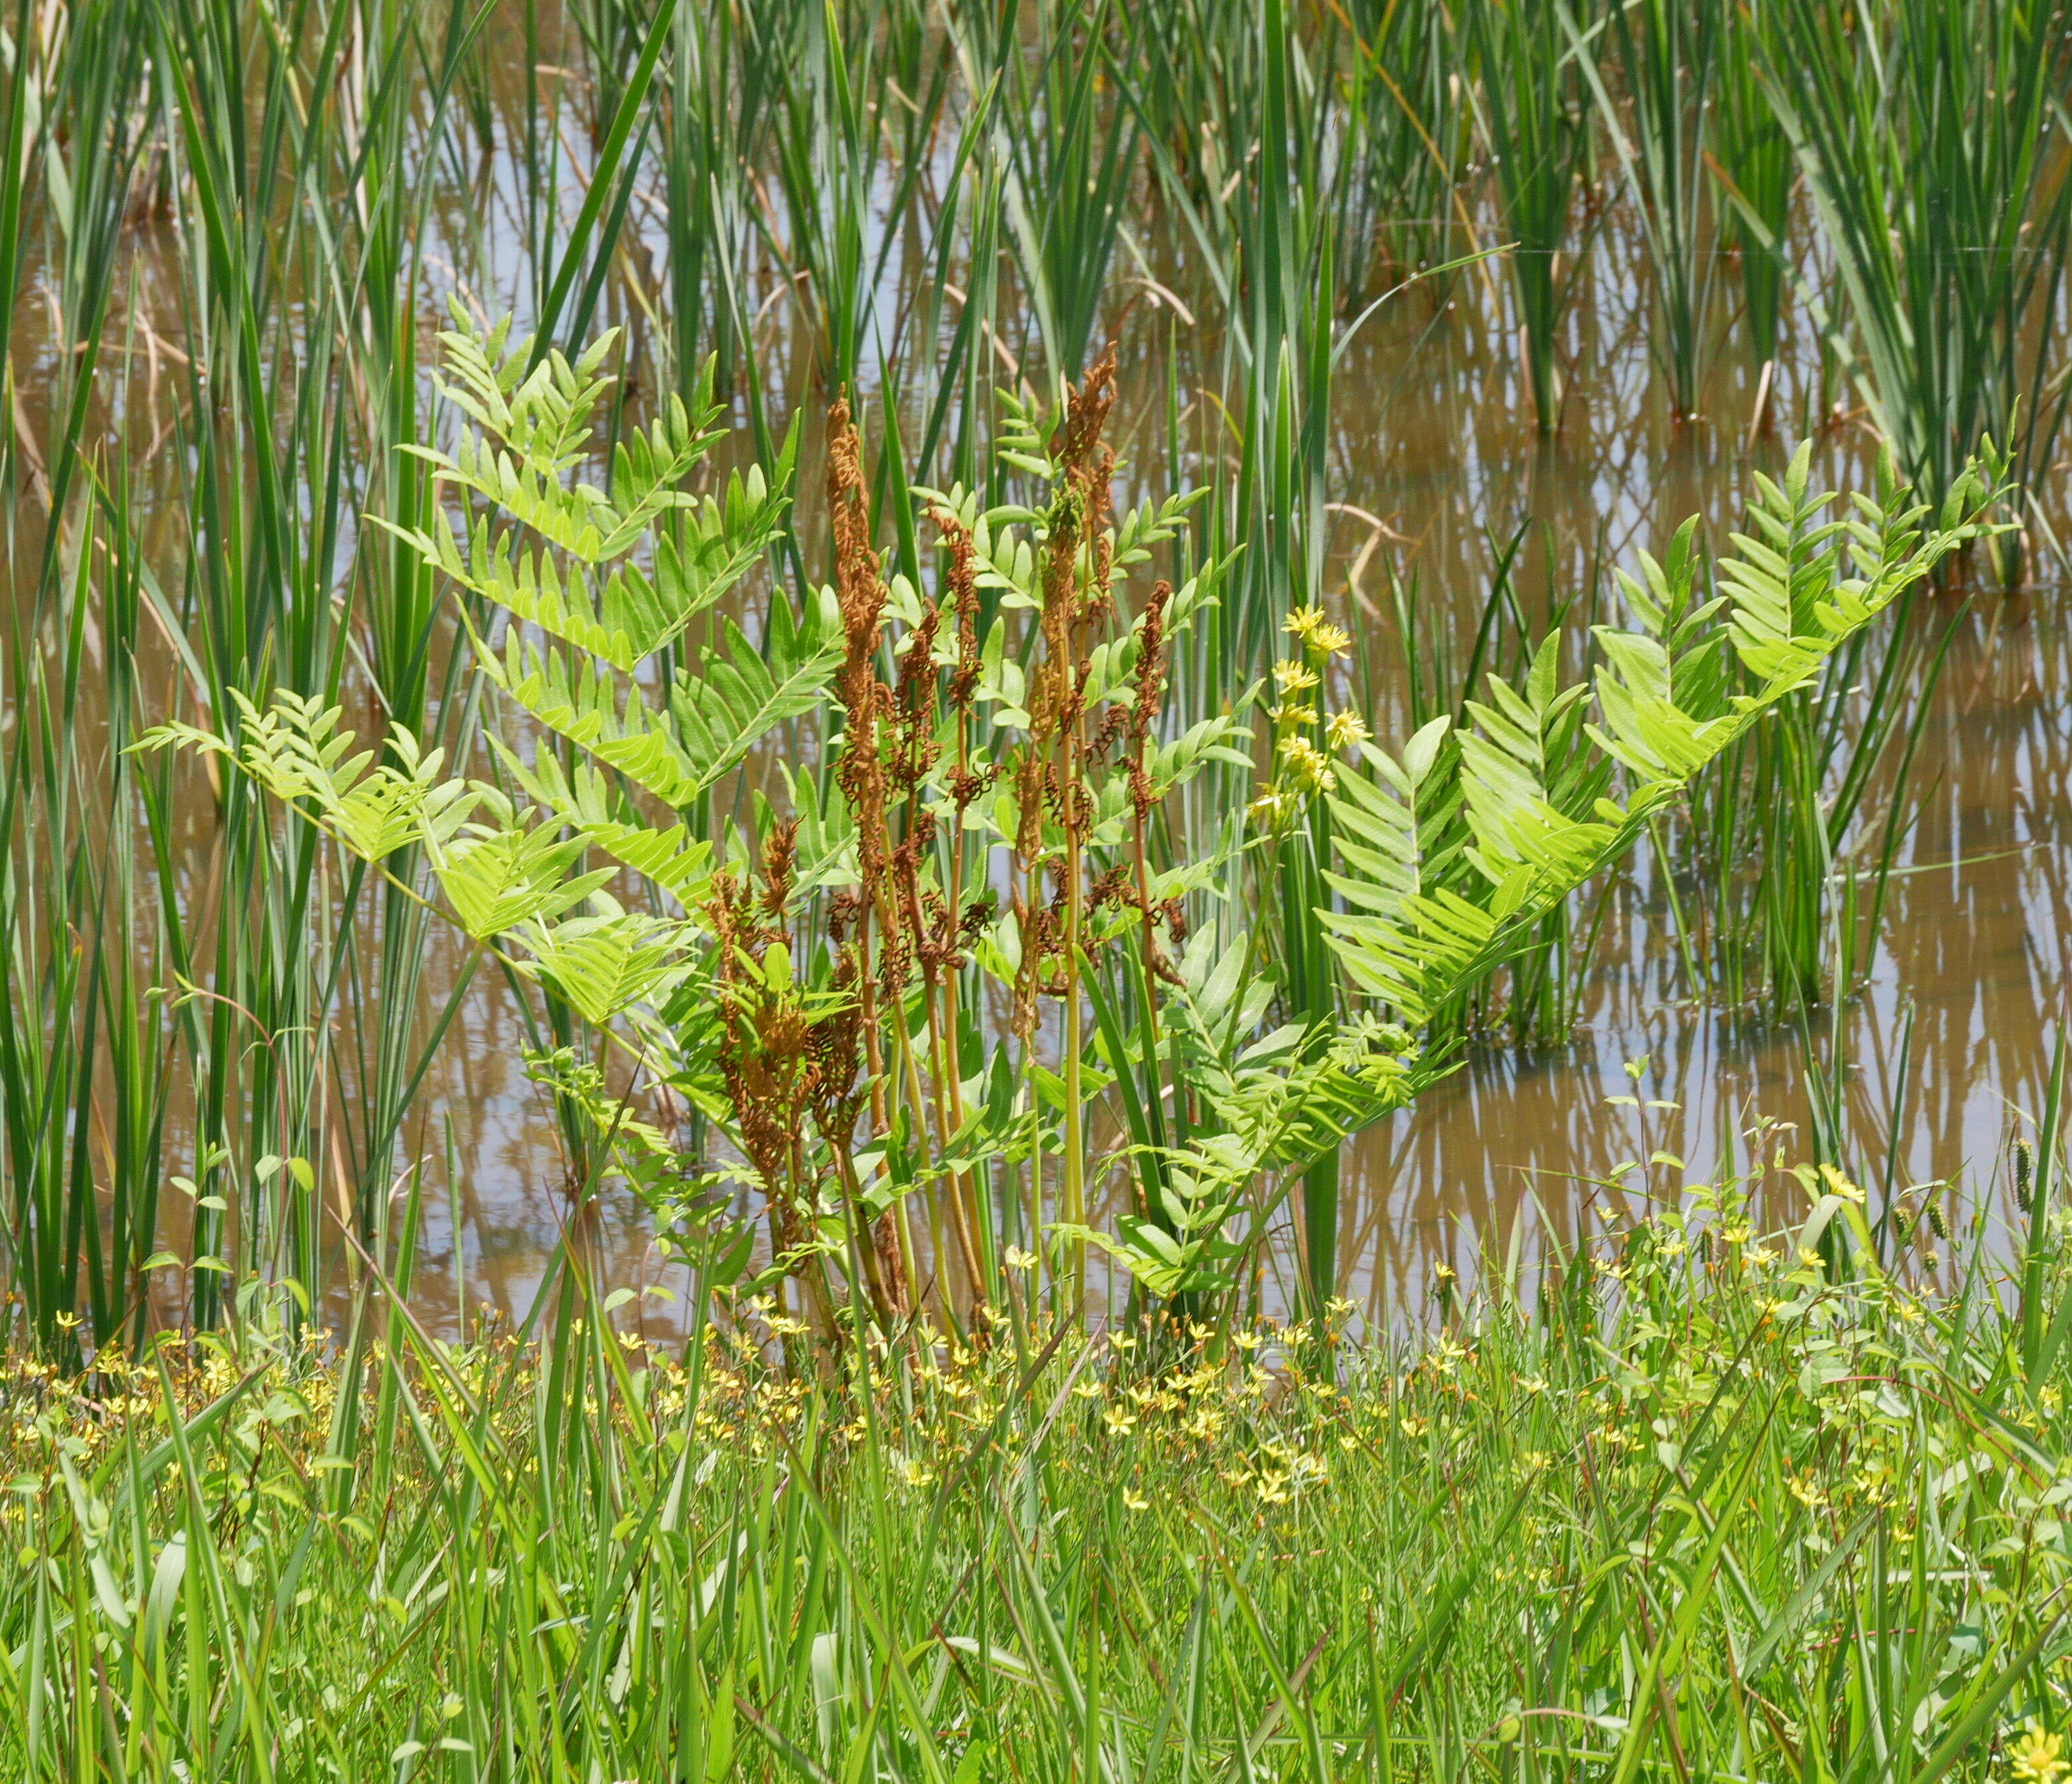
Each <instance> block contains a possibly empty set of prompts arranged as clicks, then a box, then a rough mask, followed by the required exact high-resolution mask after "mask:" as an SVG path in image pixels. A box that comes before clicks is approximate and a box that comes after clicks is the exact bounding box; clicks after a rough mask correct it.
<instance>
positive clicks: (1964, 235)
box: [1761, 0, 2072, 576]
mask: <svg viewBox="0 0 2072 1784" xmlns="http://www.w3.org/2000/svg"><path fill="white" fill-rule="evenodd" d="M1761 16H1762V20H1763V25H1762V68H1763V79H1764V82H1765V84H1766V88H1767V89H1768V91H1769V93H1770V98H1771V101H1772V103H1773V105H1774V109H1775V113H1776V116H1777V117H1778V121H1779V122H1780V123H1781V124H1782V126H1783V128H1784V130H1785V132H1786V134H1787V135H1788V136H1789V137H1790V140H1791V143H1792V146H1793V148H1794V151H1795V152H1796V154H1797V156H1798V159H1799V166H1800V167H1801V169H1802V170H1803V173H1804V175H1805V177H1806V179H1807V183H1808V185H1809V187H1811V192H1812V193H1813V196H1814V199H1815V204H1816V205H1817V207H1818V210H1819V217H1820V221H1821V225H1822V233H1823V241H1824V243H1825V245H1826V247H1827V250H1828V251H1829V252H1830V253H1831V254H1832V256H1833V258H1834V266H1835V270H1836V276H1837V279H1838V282H1839V285H1840V292H1839V294H1838V295H1840V297H1841V298H1843V299H1844V300H1845V303H1846V315H1844V316H1835V317H1833V318H1831V327H1832V328H1835V329H1836V331H1837V333H1838V336H1840V338H1842V339H1844V340H1847V341H1848V343H1849V345H1850V348H1851V349H1852V350H1853V351H1854V352H1860V354H1861V356H1862V359H1863V365H1864V388H1865V393H1866V395H1867V396H1868V399H1869V401H1870V402H1872V404H1873V406H1874V407H1875V410H1876V412H1877V419H1878V424H1879V426H1880V429H1881V431H1882V432H1883V433H1884V435H1885V437H1886V438H1887V439H1889V440H1890V441H1891V443H1892V444H1893V449H1894V451H1896V452H1897V454H1898V455H1899V458H1900V461H1901V465H1902V466H1903V467H1904V468H1905V472H1906V473H1907V475H1908V476H1910V477H1911V478H1912V479H1914V480H1915V481H1916V483H1917V484H1918V485H1919V487H1920V488H1922V490H1923V491H1924V492H1926V493H1927V494H1928V495H1929V496H1930V498H1931V499H1933V498H1934V497H1936V496H1938V494H1939V492H1941V491H1942V489H1943V488H1945V487H1947V480H1948V479H1949V478H1950V477H1951V475H1952V474H1953V473H1954V472H1955V468H1956V467H1957V466H1958V465H1959V464H1961V463H1962V462H1963V458H1964V455H1966V454H1967V453H1968V452H1970V451H1973V450H1974V449H1975V447H1976V446H1977V444H1978V442H1979V438H1980V436H1981V435H1991V436H1992V438H1993V439H1995V440H1996V442H1998V443H2000V444H2001V445H2002V446H2004V447H2010V448H2013V449H2016V451H2017V459H2016V475H2017V476H2018V477H2019V478H2020V479H2021V480H2022V483H2023V486H2024V487H2025V488H2026V487H2028V486H2029V484H2030V482H2031V481H2032V480H2034V479H2035V478H2037V477H2038V476H2041V475H2042V474H2043V473H2044V472H2045V469H2046V468H2048V466H2049V463H2050V459H2051V454H2052V451H2053V448H2054V445H2055V442H2056V440H2057V438H2058V427H2059V423H2060V422H2061V420H2062V416H2063V413H2064V406H2065V402H2066V385H2065V384H2064V381H2063V380H2062V377H2057V375H2056V374H2057V368H2056V366H2055V365H2053V359H2052V348H2053V343H2054V341H2055V340H2057V339H2058V338H2059V336H2060V335H2061V333H2062V323H2061V321H2060V304H2061V301H2062V296H2063V275H2064V270H2065V256H2066V245H2067V241H2068V235H2067V231H2068V229H2072V179H2068V177H2067V171H2068V159H2067V158H2068V151H2072V142H2068V139H2067V137H2066V131H2065V128H2064V126H2065V112H2064V109H2063V95H2064V92H2065V83H2066V75H2067V72H2068V70H2072V43H2068V39H2067V37H2066V25H2065V19H2064V16H2063V14H2062V10H2061V9H2060V8H2059V7H2058V6H2053V5H2050V4H2048V3H2039V0H1989V3H1985V4H1975V3H1971V0H1926V3H1924V4H1918V5H1900V6H1886V7H1881V8H1874V9H1872V10H1870V11H1868V13H1866V14H1864V15H1863V16H1862V19H1861V21H1860V26H1859V27H1858V28H1856V29H1855V30H1848V29H1846V28H1845V27H1844V16H1843V14H1842V13H1841V12H1840V10H1838V9H1836V8H1834V7H1831V6H1828V5H1827V4H1826V3H1825V0H1778V3H1775V4H1771V5H1766V6H1764V7H1763V8H1762V13H1761ZM2053 380H2054V381H2053ZM2012 573H2013V563H2012V558H2010V559H2009V562H2008V574H2009V575H2010V576H2012Z"/></svg>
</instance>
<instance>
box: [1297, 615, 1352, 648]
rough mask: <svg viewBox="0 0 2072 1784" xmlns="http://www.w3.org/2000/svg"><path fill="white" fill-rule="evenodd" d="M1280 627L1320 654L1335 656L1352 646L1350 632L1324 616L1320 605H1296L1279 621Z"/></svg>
mask: <svg viewBox="0 0 2072 1784" xmlns="http://www.w3.org/2000/svg"><path fill="white" fill-rule="evenodd" d="M1281 630H1282V631H1284V632H1292V633H1293V635H1294V636H1295V637H1297V638H1300V639H1301V641H1302V642H1303V643H1304V644H1305V645H1308V646H1309V648H1310V649H1312V650H1313V651H1315V652H1317V653H1318V654H1319V655H1320V656H1324V657H1335V656H1338V654H1339V653H1341V652H1343V651H1346V650H1349V649H1351V648H1352V634H1351V633H1350V632H1347V631H1346V630H1345V629H1344V628H1342V627H1340V626H1335V625H1333V624H1331V622H1330V620H1327V619H1326V618H1325V617H1324V610H1323V609H1322V608H1321V607H1298V608H1296V609H1295V611H1294V612H1293V613H1291V614H1289V616H1288V617H1287V618H1286V619H1285V620H1283V621H1282V622H1281Z"/></svg>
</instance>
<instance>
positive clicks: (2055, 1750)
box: [2008, 1716, 2072, 1784]
mask: <svg viewBox="0 0 2072 1784" xmlns="http://www.w3.org/2000/svg"><path fill="white" fill-rule="evenodd" d="M2064 1753H2065V1741H2064V1737H2062V1735H2055V1734H2046V1733H2045V1732H2044V1729H2043V1725H2042V1724H2041V1723H2040V1722H2038V1721H2037V1720H2036V1718H2035V1717H2034V1716H2031V1717H2030V1718H2029V1720H2028V1721H2027V1722H2026V1723H2025V1724H2023V1726H2022V1731H2021V1734H2020V1736H2019V1737H2016V1739H2015V1740H2014V1741H2011V1742H2010V1743H2009V1744H2008V1770H2009V1771H2011V1772H2012V1774H2014V1776H2015V1778H2016V1779H2017V1780H2018V1781H2019V1784H2058V1781H2059V1780H2060V1779H2061V1778H2063V1777H2064V1776H2065V1774H2066V1772H2067V1771H2068V1770H2072V1765H2067V1764H2066V1760H2065V1757H2064Z"/></svg>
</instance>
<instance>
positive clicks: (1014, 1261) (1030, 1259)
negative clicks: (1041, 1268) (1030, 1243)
mask: <svg viewBox="0 0 2072 1784" xmlns="http://www.w3.org/2000/svg"><path fill="white" fill-rule="evenodd" d="M1007 1267H1008V1268H1009V1269H1010V1270H1034V1268H1035V1267H1036V1254H1035V1253H1034V1251H1025V1250H1022V1247H1021V1246H1018V1245H1010V1246H1008V1248H1007Z"/></svg>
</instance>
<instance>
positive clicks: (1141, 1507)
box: [1122, 1487, 1151, 1511]
mask: <svg viewBox="0 0 2072 1784" xmlns="http://www.w3.org/2000/svg"><path fill="white" fill-rule="evenodd" d="M1122 1502H1123V1503H1124V1505H1125V1506H1128V1507H1129V1509H1130V1510H1132V1511H1149V1510H1150V1509H1151V1502H1150V1501H1149V1499H1144V1498H1138V1497H1137V1494H1134V1493H1132V1492H1131V1491H1130V1490H1129V1489H1128V1487H1124V1489H1122Z"/></svg>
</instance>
